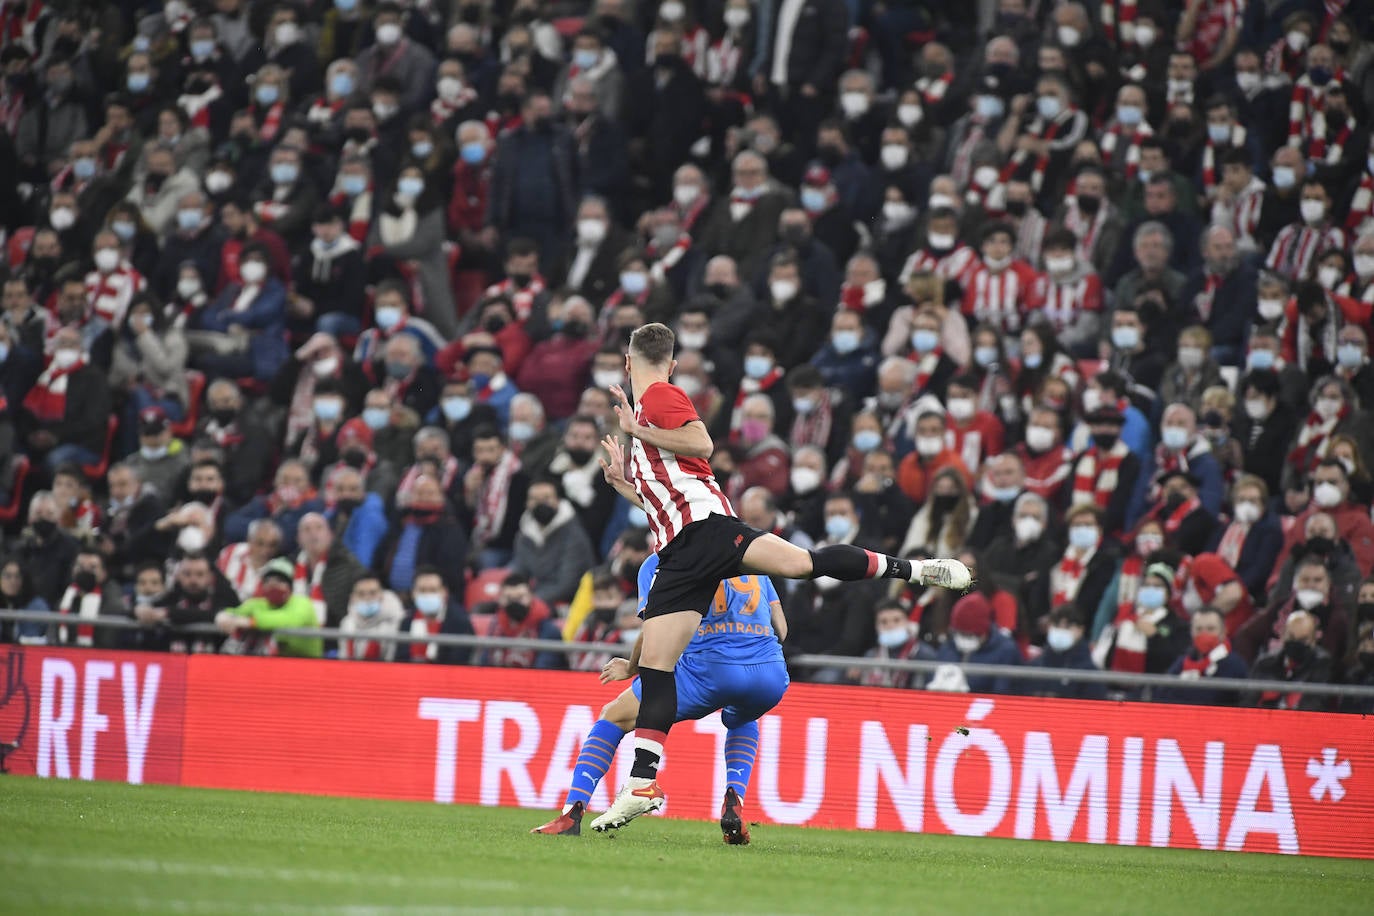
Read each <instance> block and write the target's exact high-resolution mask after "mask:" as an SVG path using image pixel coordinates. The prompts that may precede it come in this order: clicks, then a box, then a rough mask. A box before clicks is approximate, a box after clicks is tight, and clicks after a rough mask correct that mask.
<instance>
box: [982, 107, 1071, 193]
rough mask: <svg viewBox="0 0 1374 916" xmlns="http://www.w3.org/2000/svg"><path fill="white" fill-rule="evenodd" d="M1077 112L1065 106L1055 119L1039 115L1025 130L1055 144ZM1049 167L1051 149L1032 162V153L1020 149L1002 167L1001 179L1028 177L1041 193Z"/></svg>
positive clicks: (1036, 137) (1006, 180)
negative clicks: (1027, 173) (1027, 172)
mask: <svg viewBox="0 0 1374 916" xmlns="http://www.w3.org/2000/svg"><path fill="white" fill-rule="evenodd" d="M1077 114H1078V110H1077V109H1075V108H1070V107H1065V109H1064V110H1063V111H1061V112H1060V113H1059V114H1058V115H1057V116H1056V117H1055V118H1054V119H1053V120H1046V119H1044V118H1042V117H1040V116H1038V115H1037V116H1036V117H1035V120H1033V121H1031V123H1030V126H1029V127H1028V128H1026V131H1025V132H1026V133H1028V134H1030V135H1031V136H1033V137H1035V139H1037V140H1043V141H1044V142H1045V143H1046V144H1050V145H1053V143H1054V140H1055V138H1056V137H1058V136H1059V133H1060V131H1063V130H1064V129H1066V128H1067V127H1068V125H1069V122H1071V121H1072V120H1073V118H1074V116H1075V115H1077ZM1028 165H1029V167H1030V175H1029V176H1027V175H1026V174H1025V171H1026V168H1027V166H1028ZM1049 167H1050V153H1049V150H1046V151H1045V152H1044V154H1042V155H1039V156H1036V157H1035V161H1034V162H1031V159H1030V153H1028V152H1026V151H1025V150H1023V149H1018V150H1017V151H1016V152H1014V153H1012V154H1011V158H1010V159H1009V160H1007V164H1006V165H1005V166H1003V167H1002V174H1001V176H1000V177H999V180H1000V182H1001V183H1002V184H1006V183H1007V182H1009V181H1011V180H1012V178H1015V177H1018V176H1019V177H1022V178H1028V180H1029V181H1030V186H1031V190H1032V191H1034V192H1035V193H1036V194H1039V193H1040V189H1041V188H1042V187H1044V185H1045V172H1046V171H1048V170H1049Z"/></svg>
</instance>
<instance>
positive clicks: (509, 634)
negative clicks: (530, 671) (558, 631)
mask: <svg viewBox="0 0 1374 916" xmlns="http://www.w3.org/2000/svg"><path fill="white" fill-rule="evenodd" d="M539 623H540V621H539V620H538V619H536V618H535V615H534V609H533V608H531V609H530V612H529V614H528V615H527V616H526V617H525V619H524V620H522V621H520V622H519V623H516V622H515V621H513V620H511V619H510V618H509V617H507V616H506V615H505V614H504V613H499V612H498V613H497V615H496V617H495V619H494V620H492V622H491V635H492V636H501V637H506V638H514V639H538V638H539ZM482 663H483V664H484V665H485V666H487V667H489V668H533V667H534V650H533V649H490V650H488V651H487V653H486V657H485V658H483V659H482Z"/></svg>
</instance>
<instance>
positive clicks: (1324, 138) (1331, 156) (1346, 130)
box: [1307, 111, 1356, 166]
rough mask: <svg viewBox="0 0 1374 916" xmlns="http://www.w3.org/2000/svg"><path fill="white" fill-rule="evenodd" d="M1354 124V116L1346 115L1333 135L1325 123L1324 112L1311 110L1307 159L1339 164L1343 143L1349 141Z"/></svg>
mask: <svg viewBox="0 0 1374 916" xmlns="http://www.w3.org/2000/svg"><path fill="white" fill-rule="evenodd" d="M1355 126H1356V124H1355V119H1354V117H1352V116H1350V115H1347V116H1346V118H1345V123H1343V124H1342V125H1341V127H1340V129H1339V130H1337V131H1336V133H1335V135H1334V136H1333V135H1332V134H1331V129H1330V127H1329V125H1328V124H1327V123H1326V113H1325V112H1322V111H1316V112H1313V113H1312V136H1311V139H1310V140H1309V141H1308V144H1307V158H1308V160H1309V161H1311V162H1314V163H1319V164H1323V165H1330V166H1336V165H1340V164H1341V162H1342V160H1343V159H1344V157H1345V145H1346V144H1347V143H1349V142H1350V134H1351V132H1352V131H1353V129H1354V128H1355Z"/></svg>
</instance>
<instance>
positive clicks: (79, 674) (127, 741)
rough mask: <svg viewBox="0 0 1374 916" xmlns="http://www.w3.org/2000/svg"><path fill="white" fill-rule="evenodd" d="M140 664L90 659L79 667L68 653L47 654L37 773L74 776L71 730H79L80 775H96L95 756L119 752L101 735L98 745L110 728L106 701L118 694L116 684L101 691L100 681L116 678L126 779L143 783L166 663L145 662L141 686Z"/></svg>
mask: <svg viewBox="0 0 1374 916" xmlns="http://www.w3.org/2000/svg"><path fill="white" fill-rule="evenodd" d="M138 668H139V666H138V665H136V664H134V663H133V662H121V663H119V664H118V665H116V664H115V663H114V662H111V661H104V660H101V659H92V660H90V661H86V662H84V663H82V664H81V665H80V666H78V665H77V664H75V663H73V662H71V661H69V660H67V659H65V658H45V659H43V673H42V694H41V699H40V700H39V707H38V759H37V761H36V767H35V770H36V772H37V774H38V775H39V776H56V777H57V778H59V779H71V778H72V752H73V735H72V732H73V730H76V731H77V732H78V737H76V739H75V740H76V747H75V750H76V752H77V754H78V755H79V757H78V762H77V774H78V776H79V777H80V778H81V779H95V778H96V761H97V759H99V758H100V757H101V756H102V755H110V754H113V753H117V751H115V750H114V749H112V748H109V746H108V745H109V744H110V743H111V741H112V740H113V739H112V738H105V739H103V741H104V743H105V745H106V747H105V748H102V747H101V746H100V745H101V742H102V739H101V737H100V736H101V735H103V734H106V733H107V732H109V730H110V717H109V715H108V714H107V713H106V712H105V711H103V710H108V709H109V706H108V704H109V703H111V702H113V701H115V697H116V694H115V693H114V691H113V689H112V688H113V686H114V685H113V684H110V685H109V686H107V687H105V688H104V690H103V691H102V685H105V684H106V682H117V683H118V685H119V693H118V697H119V698H121V699H122V702H123V707H122V709H123V718H124V746H123V748H122V750H123V753H124V763H125V766H126V775H125V781H126V782H129V783H132V784H135V785H137V784H139V783H142V782H143V763H144V760H145V758H146V757H147V753H148V738H149V736H150V735H151V734H152V731H153V717H154V715H155V714H156V711H157V690H158V685H159V684H161V682H162V666H161V665H160V664H157V663H156V662H153V663H150V664H147V665H145V666H144V675H143V683H142V684H141V685H140V684H139V678H138ZM78 695H79V696H80V701H79V702H78V700H77V697H78Z"/></svg>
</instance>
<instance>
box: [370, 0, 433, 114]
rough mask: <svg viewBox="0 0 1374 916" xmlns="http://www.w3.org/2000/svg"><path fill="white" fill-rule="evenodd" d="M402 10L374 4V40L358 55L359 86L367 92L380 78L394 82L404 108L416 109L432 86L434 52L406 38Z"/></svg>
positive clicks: (394, 6) (391, 4) (398, 7)
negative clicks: (398, 86)
mask: <svg viewBox="0 0 1374 916" xmlns="http://www.w3.org/2000/svg"><path fill="white" fill-rule="evenodd" d="M404 20H405V13H404V11H403V10H402V9H401V7H400V6H399V5H397V4H395V3H389V2H383V3H381V4H379V5H378V6H377V9H376V12H375V13H374V14H373V19H372V32H373V35H374V37H375V39H376V40H375V41H374V42H373V43H372V44H371V45H370V46H368V47H367V48H364V49H363V51H362V53H361V54H359V55H358V56H357V58H356V59H355V61H354V62H355V63H356V64H357V66H358V88H359V90H361V91H362V92H370V91H371V90H372V87H373V86H374V85H375V84H376V82H377V81H378V80H380V79H383V78H388V79H393V80H395V81H397V83H398V84H399V85H400V88H401V99H402V105H403V107H404V108H405V110H406V111H417V110H419V109H420V107H421V106H422V105H423V104H424V101H425V98H426V97H427V95H428V93H429V92H430V90H431V88H432V84H431V82H430V81H431V79H432V78H433V75H434V55H433V53H431V51H430V49H429V48H427V47H425V46H424V45H422V44H420V43H419V42H416V41H414V40H412V39H411V38H409V37H407V36H406V34H405V32H404V25H405V22H404Z"/></svg>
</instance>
